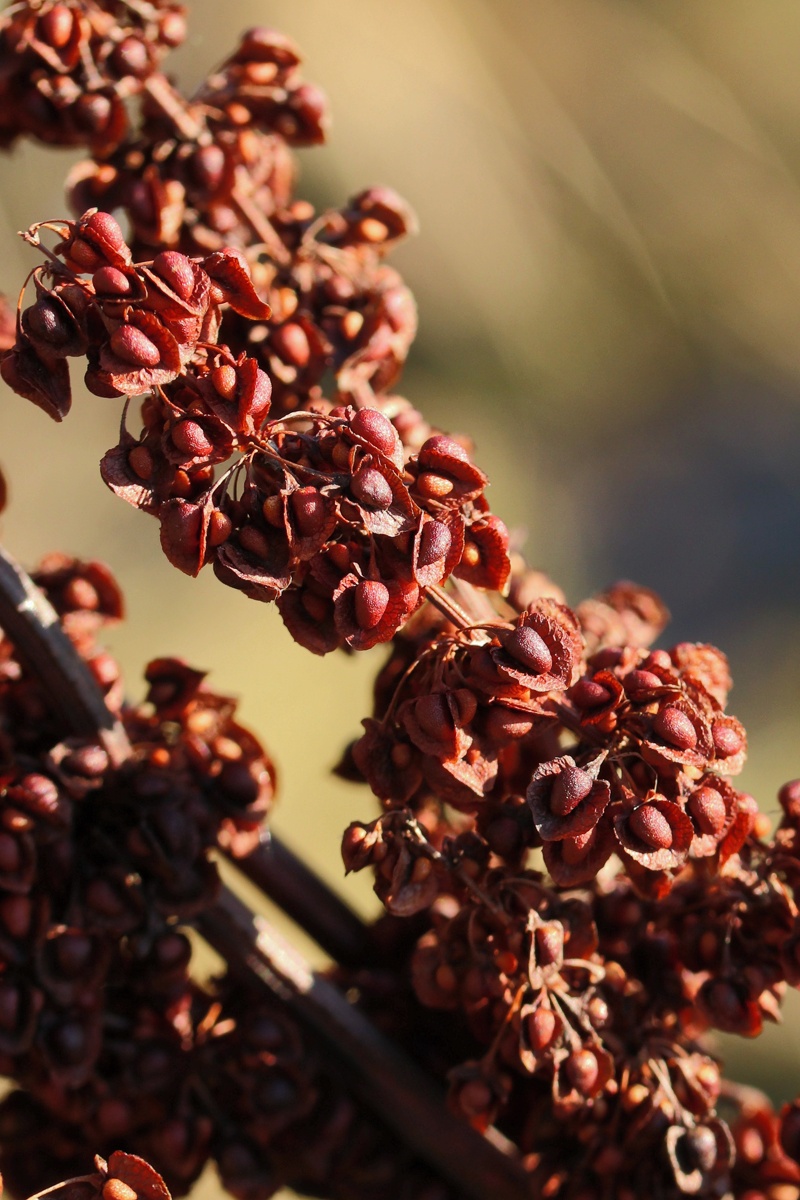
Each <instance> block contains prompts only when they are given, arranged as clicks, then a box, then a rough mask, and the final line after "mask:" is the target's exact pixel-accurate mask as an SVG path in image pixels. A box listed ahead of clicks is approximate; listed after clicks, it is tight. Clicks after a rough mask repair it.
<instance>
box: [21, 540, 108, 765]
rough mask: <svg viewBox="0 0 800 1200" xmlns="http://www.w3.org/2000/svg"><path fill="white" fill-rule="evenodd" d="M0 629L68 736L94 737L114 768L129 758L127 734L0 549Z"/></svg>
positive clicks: (44, 603) (54, 617)
mask: <svg viewBox="0 0 800 1200" xmlns="http://www.w3.org/2000/svg"><path fill="white" fill-rule="evenodd" d="M0 628H1V629H2V630H3V631H4V633H5V634H6V636H7V637H8V638H9V639H10V640H11V641H12V642H13V643H14V645H15V647H16V649H17V651H18V653H19V655H20V657H21V658H22V660H23V661H24V662H25V664H26V666H27V667H28V668H29V670H30V671H31V673H32V674H33V675H35V676H36V678H37V679H38V680H39V681H40V683H41V684H42V690H43V692H44V694H45V696H46V698H47V702H48V704H49V705H50V707H51V709H52V711H53V713H54V714H55V716H57V717H58V718H59V719H61V720H62V721H63V722H64V726H65V728H66V729H68V730H69V731H70V732H71V733H75V734H80V735H84V736H88V737H91V736H96V737H97V738H98V739H99V741H100V742H101V743H102V745H103V746H104V748H105V750H106V752H107V753H108V755H109V758H110V759H111V761H112V762H113V763H114V764H115V765H116V766H118V765H119V764H120V763H121V762H123V761H124V760H125V759H126V758H127V757H128V755H129V754H130V743H129V741H128V736H127V734H126V733H125V730H124V729H123V727H122V724H121V723H120V721H118V720H117V719H116V717H114V715H113V713H111V712H109V710H108V708H107V707H106V704H105V701H104V699H103V695H102V692H101V691H100V689H99V688H98V686H97V684H96V682H95V680H94V678H93V677H92V675H91V673H90V671H89V668H88V667H87V666H86V664H85V662H84V661H83V659H82V658H81V657H80V655H79V654H78V652H77V651H76V649H75V647H74V646H73V644H72V642H71V641H70V640H69V638H68V637H67V635H66V634H65V633H64V631H63V629H62V628H61V625H60V623H59V619H58V613H57V612H56V611H55V609H54V608H53V606H52V605H51V604H50V602H49V601H48V600H47V599H46V597H45V596H44V595H43V594H42V593H41V592H40V591H39V589H38V588H37V587H35V586H34V584H33V581H32V580H31V579H30V578H29V576H28V575H26V573H25V572H24V571H23V570H22V568H21V567H20V566H19V565H18V564H17V563H16V562H15V561H14V559H13V558H12V557H11V556H10V555H9V554H8V553H7V552H6V551H5V550H4V549H2V547H0Z"/></svg>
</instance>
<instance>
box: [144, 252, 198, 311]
mask: <svg viewBox="0 0 800 1200" xmlns="http://www.w3.org/2000/svg"><path fill="white" fill-rule="evenodd" d="M153 273H154V274H155V275H158V276H159V278H160V279H163V280H164V282H165V283H167V284H169V286H170V287H171V288H172V290H173V292H175V293H176V294H177V295H178V296H180V297H181V299H182V300H188V299H189V297H190V296H191V294H192V292H193V291H194V288H195V276H194V271H193V270H192V264H191V262H190V261H189V259H188V258H187V257H186V255H185V254H179V253H178V252H177V250H162V251H161V253H160V254H157V255H156V256H155V258H154V259H153Z"/></svg>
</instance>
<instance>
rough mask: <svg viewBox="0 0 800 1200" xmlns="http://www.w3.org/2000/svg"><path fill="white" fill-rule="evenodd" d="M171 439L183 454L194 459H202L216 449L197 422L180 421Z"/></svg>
mask: <svg viewBox="0 0 800 1200" xmlns="http://www.w3.org/2000/svg"><path fill="white" fill-rule="evenodd" d="M170 437H171V438H172V442H173V445H174V446H176V447H177V449H178V450H180V452H181V454H187V455H190V456H191V457H193V458H202V457H204V456H205V455H207V454H210V453H211V451H212V450H213V449H214V443H213V441H212V440H211V438H210V437H209V436H208V434H207V433H206V431H205V430H204V429H203V426H202V425H199V424H198V423H197V421H191V420H187V421H179V422H178V424H177V425H176V426H175V428H174V429H173V430H172V433H171V434H170Z"/></svg>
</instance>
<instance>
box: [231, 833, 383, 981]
mask: <svg viewBox="0 0 800 1200" xmlns="http://www.w3.org/2000/svg"><path fill="white" fill-rule="evenodd" d="M232 861H233V864H234V866H235V867H236V868H237V869H238V870H239V871H241V872H242V874H243V875H245V876H246V877H247V879H249V880H250V882H251V883H254V884H255V885H256V887H257V888H260V890H261V891H262V892H263V893H264V894H265V895H266V896H269V898H270V900H273V901H274V902H275V903H276V904H277V905H278V907H279V908H281V909H283V911H284V912H285V913H286V915H287V916H288V917H291V919H292V920H293V921H294V922H295V923H296V924H297V925H299V926H300V928H301V929H303V930H304V931H305V932H306V933H307V934H308V935H309V937H311V938H313V939H314V941H315V942H316V943H317V945H318V946H321V947H322V949H323V950H324V951H325V952H326V954H329V955H330V956H331V958H332V959H334V960H335V961H336V962H338V963H341V965H342V966H345V967H350V966H358V965H362V964H363V963H364V961H365V959H366V958H368V957H369V951H370V941H371V939H370V929H369V926H367V925H365V924H364V922H363V921H362V920H361V919H360V918H359V917H358V916H356V914H355V913H354V912H353V910H352V908H350V907H349V905H347V904H345V902H344V901H343V900H341V899H340V898H339V897H338V896H337V895H336V894H335V892H332V891H331V890H330V888H329V887H328V885H327V884H326V883H324V882H323V881H322V880H321V879H320V877H319V876H318V875H317V874H316V873H315V872H314V871H312V870H311V868H310V867H308V866H306V864H305V863H304V862H303V860H302V859H300V858H298V857H297V855H296V854H294V853H293V851H291V850H290V849H289V847H288V846H287V845H286V844H285V843H284V842H282V841H281V840H280V839H279V838H277V837H275V835H274V834H266V835H265V836H264V837H263V839H262V841H261V843H260V845H259V846H258V847H257V848H256V849H255V850H254V851H253V852H252V854H248V855H247V856H246V857H245V858H237V859H234V860H232Z"/></svg>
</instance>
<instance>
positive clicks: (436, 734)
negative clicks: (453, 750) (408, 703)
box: [414, 693, 453, 740]
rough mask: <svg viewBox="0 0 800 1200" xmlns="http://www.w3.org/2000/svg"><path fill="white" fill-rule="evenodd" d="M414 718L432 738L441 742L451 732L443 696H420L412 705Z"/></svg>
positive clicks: (448, 710)
mask: <svg viewBox="0 0 800 1200" xmlns="http://www.w3.org/2000/svg"><path fill="white" fill-rule="evenodd" d="M414 716H415V717H416V718H417V721H418V722H419V725H420V727H421V728H422V729H423V730H424V731H425V733H427V734H429V735H430V737H432V738H437V739H440V740H443V739H445V738H448V737H450V735H451V734H452V732H453V721H452V718H451V716H450V709H449V708H448V706H447V701H446V700H445V698H444V696H442V695H439V694H438V693H437V694H435V695H432V696H420V698H419V700H417V702H416V704H415V705H414Z"/></svg>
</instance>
